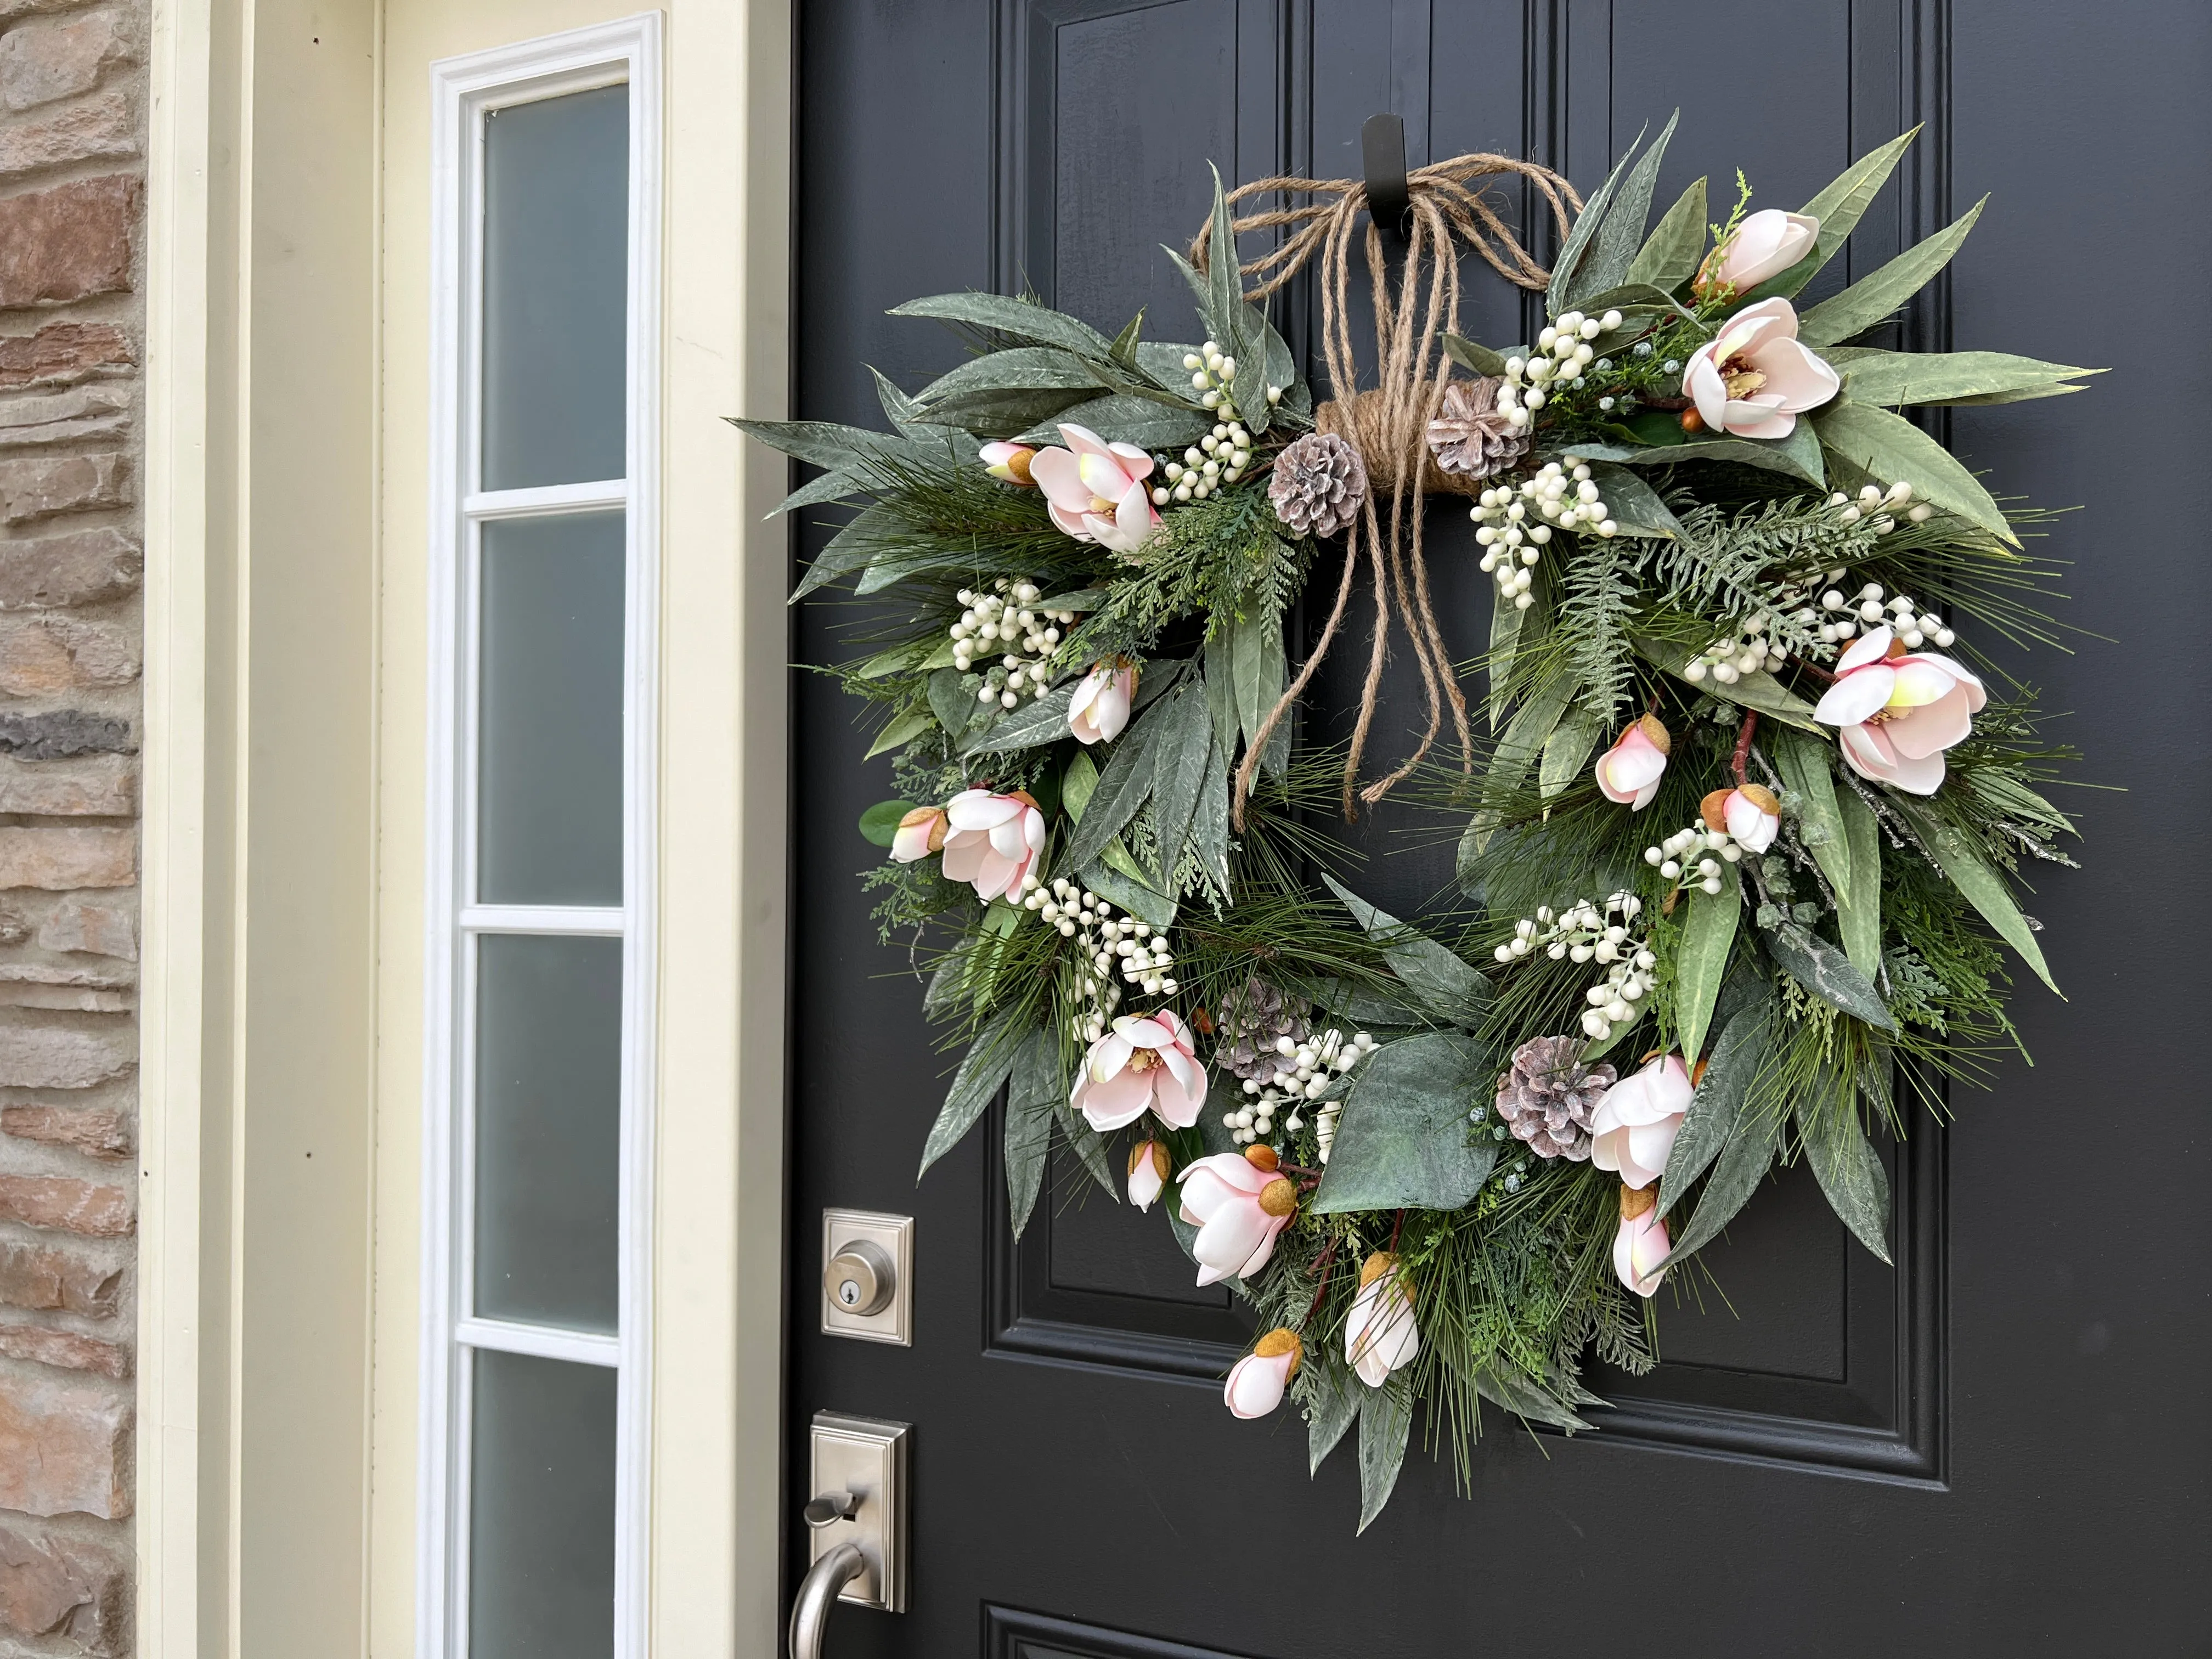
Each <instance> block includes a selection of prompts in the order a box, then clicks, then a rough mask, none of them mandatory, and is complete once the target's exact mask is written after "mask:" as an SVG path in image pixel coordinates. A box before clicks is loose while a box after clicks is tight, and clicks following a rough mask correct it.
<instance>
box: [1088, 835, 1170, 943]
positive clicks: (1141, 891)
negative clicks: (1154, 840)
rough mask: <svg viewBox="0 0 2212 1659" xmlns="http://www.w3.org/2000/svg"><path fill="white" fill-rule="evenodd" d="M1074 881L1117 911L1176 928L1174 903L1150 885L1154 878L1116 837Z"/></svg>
mask: <svg viewBox="0 0 2212 1659" xmlns="http://www.w3.org/2000/svg"><path fill="white" fill-rule="evenodd" d="M1075 874H1076V878H1077V879H1078V880H1079V881H1080V882H1081V883H1082V884H1084V885H1085V887H1088V888H1090V889H1091V890H1092V891H1093V892H1095V893H1097V894H1098V895H1099V896H1101V897H1103V899H1104V900H1105V901H1106V902H1108V903H1109V904H1111V905H1113V906H1114V907H1115V908H1117V909H1121V910H1127V912H1128V913H1129V914H1130V915H1133V916H1136V917H1139V918H1140V919H1142V920H1143V921H1148V922H1150V923H1151V924H1152V926H1153V927H1174V926H1175V919H1176V902H1175V901H1174V900H1173V899H1171V898H1170V897H1169V896H1167V895H1166V894H1164V893H1162V892H1161V891H1159V890H1158V889H1157V888H1155V887H1154V886H1153V885H1152V882H1153V880H1154V878H1153V877H1152V875H1151V874H1149V873H1148V872H1146V869H1145V866H1142V865H1141V864H1139V863H1138V862H1137V860H1135V859H1134V858H1133V857H1132V856H1131V855H1130V854H1129V851H1128V849H1127V848H1125V847H1124V846H1122V844H1121V837H1120V836H1115V838H1114V839H1113V840H1112V841H1109V842H1107V843H1106V851H1105V852H1104V853H1103V854H1102V855H1101V856H1100V857H1099V859H1098V860H1097V862H1096V863H1092V864H1086V865H1085V866H1082V867H1081V868H1080V869H1079V870H1078V871H1077V872H1075Z"/></svg>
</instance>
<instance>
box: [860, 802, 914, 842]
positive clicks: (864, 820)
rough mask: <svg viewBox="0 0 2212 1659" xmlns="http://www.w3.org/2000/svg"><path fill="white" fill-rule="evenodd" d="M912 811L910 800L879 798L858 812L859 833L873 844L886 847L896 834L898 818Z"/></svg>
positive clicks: (912, 806)
mask: <svg viewBox="0 0 2212 1659" xmlns="http://www.w3.org/2000/svg"><path fill="white" fill-rule="evenodd" d="M911 811H914V803H913V802H912V801H910V800H879V801H878V802H877V803H876V804H875V805H873V806H871V807H870V808H869V809H868V810H867V811H865V812H863V813H861V814H860V834H861V836H863V837H864V838H865V839H866V841H867V842H870V843H871V844H872V845H873V846H877V847H888V846H890V844H891V842H892V840H893V838H894V837H896V836H897V834H898V827H899V820H900V819H901V818H902V817H905V816H906V815H907V814H908V813H909V812H911Z"/></svg>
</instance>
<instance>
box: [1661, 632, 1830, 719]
mask: <svg viewBox="0 0 2212 1659" xmlns="http://www.w3.org/2000/svg"><path fill="white" fill-rule="evenodd" d="M1629 643H1630V644H1631V645H1632V646H1633V647H1635V649H1636V654H1637V655H1638V656H1639V657H1642V658H1643V659H1644V660H1645V661H1647V662H1649V663H1651V664H1653V665H1655V666H1657V667H1660V668H1663V669H1665V670H1666V671H1668V673H1669V674H1672V675H1673V676H1674V678H1676V679H1679V680H1681V681H1682V682H1683V683H1684V684H1693V682H1692V681H1690V680H1689V679H1688V678H1687V677H1686V675H1685V674H1684V673H1683V672H1682V671H1683V670H1684V669H1685V668H1686V667H1688V666H1689V662H1690V653H1689V652H1688V651H1687V650H1686V648H1684V647H1681V646H1679V645H1670V644H1668V642H1666V641H1663V640H1655V639H1651V638H1649V637H1648V636H1646V635H1640V634H1633V635H1630V636H1629ZM1698 690H1700V691H1702V692H1704V693H1705V694H1706V695H1707V696H1711V697H1716V698H1718V699H1719V700H1720V701H1722V702H1732V703H1734V704H1735V706H1736V707H1737V708H1750V709H1755V710H1757V711H1758V712H1759V714H1764V715H1765V716H1766V717H1767V718H1768V719H1770V720H1779V721H1780V722H1781V723H1782V724H1783V725H1784V726H1796V728H1797V729H1798V730H1799V731H1801V732H1813V733H1814V734H1815V735H1818V734H1819V733H1820V723H1819V722H1818V721H1817V720H1814V718H1813V705H1812V704H1811V703H1809V702H1806V701H1805V700H1804V699H1803V698H1802V697H1800V696H1796V694H1795V693H1793V692H1791V691H1789V690H1785V689H1784V687H1783V684H1782V683H1781V682H1780V681H1779V680H1778V679H1776V678H1774V676H1773V675H1771V674H1770V673H1768V672H1767V671H1765V670H1764V669H1757V670H1754V671H1752V672H1751V673H1748V674H1746V675H1744V676H1743V677H1742V678H1741V679H1738V680H1736V681H1735V682H1734V683H1732V684H1728V685H1722V684H1718V683H1717V682H1715V681H1711V680H1708V681H1706V682H1705V683H1704V684H1699V686H1698Z"/></svg>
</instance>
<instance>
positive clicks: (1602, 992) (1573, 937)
mask: <svg viewBox="0 0 2212 1659" xmlns="http://www.w3.org/2000/svg"><path fill="white" fill-rule="evenodd" d="M1643 911H1644V901H1643V900H1642V899H1640V898H1638V897H1637V896H1636V895H1635V894H1633V893H1615V894H1613V896H1611V897H1610V898H1608V899H1607V900H1606V902H1605V908H1603V909H1600V908H1598V907H1597V906H1596V905H1595V904H1593V903H1592V902H1590V901H1589V900H1588V899H1580V900H1577V902H1575V903H1573V904H1571V905H1569V906H1568V907H1567V908H1565V910H1562V911H1560V912H1559V914H1558V915H1553V913H1552V908H1551V907H1550V906H1549V905H1539V906H1538V907H1537V909H1536V914H1535V915H1534V918H1533V919H1531V918H1528V917H1523V918H1522V920H1521V921H1516V922H1515V923H1514V924H1513V938H1512V939H1511V940H1510V942H1509V943H1507V944H1504V945H1499V946H1498V949H1497V950H1496V951H1494V952H1492V954H1493V955H1494V956H1496V957H1497V958H1498V961H1500V962H1506V963H1510V962H1517V961H1519V960H1520V959H1521V958H1522V957H1525V956H1527V955H1528V953H1529V952H1530V951H1534V950H1535V949H1537V948H1538V947H1540V946H1541V948H1542V950H1543V952H1544V954H1545V955H1546V956H1547V957H1550V958H1551V959H1552V960H1553V962H1559V961H1562V960H1568V961H1573V962H1596V963H1602V964H1604V966H1605V970H1606V975H1605V978H1604V979H1602V980H1601V981H1599V982H1598V983H1597V984H1595V985H1593V986H1591V987H1589V990H1587V991H1585V992H1583V1001H1585V1002H1587V1003H1589V1007H1587V1008H1585V1009H1584V1010H1583V1030H1584V1031H1585V1032H1587V1033H1588V1034H1589V1036H1593V1037H1595V1038H1597V1039H1599V1040H1600V1041H1602V1040H1603V1039H1605V1038H1606V1037H1607V1036H1611V1035H1612V1034H1613V1027H1614V1026H1616V1025H1624V1024H1627V1023H1628V1022H1629V1021H1630V1020H1632V1019H1633V1018H1636V1015H1637V1012H1638V1009H1637V1006H1636V1005H1637V1004H1638V1003H1639V1002H1641V1001H1642V1000H1644V994H1645V993H1646V992H1648V991H1649V990H1650V988H1651V969H1652V964H1653V963H1655V962H1656V961H1657V960H1658V958H1657V957H1654V956H1653V955H1652V954H1651V949H1650V945H1648V944H1647V943H1646V942H1645V941H1644V940H1643V939H1639V938H1638V937H1637V935H1636V934H1635V933H1634V932H1633V931H1632V930H1633V928H1634V926H1635V922H1636V918H1637V917H1638V916H1639V915H1642V914H1643Z"/></svg>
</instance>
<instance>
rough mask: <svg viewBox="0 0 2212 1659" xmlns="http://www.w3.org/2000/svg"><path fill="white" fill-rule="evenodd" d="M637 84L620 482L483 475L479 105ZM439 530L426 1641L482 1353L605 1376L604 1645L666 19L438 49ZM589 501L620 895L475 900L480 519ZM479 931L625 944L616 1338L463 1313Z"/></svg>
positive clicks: (434, 589)
mask: <svg viewBox="0 0 2212 1659" xmlns="http://www.w3.org/2000/svg"><path fill="white" fill-rule="evenodd" d="M617 83H626V84H627V86H628V88H629V94H628V104H629V152H628V155H629V179H628V219H629V223H628V239H627V240H628V246H627V261H626V264H627V294H628V301H627V317H626V362H625V377H624V380H625V404H626V410H625V419H624V435H623V452H624V468H623V477H621V478H617V479H605V480H593V481H586V482H583V483H562V484H556V485H550V486H544V487H539V488H532V489H504V490H498V491H485V490H483V489H479V488H478V487H477V486H478V480H479V477H480V476H481V474H480V471H479V468H480V465H481V451H482V433H483V384H482V380H483V376H482V366H483V365H482V357H483V353H482V338H483V333H482V326H481V325H482V313H483V203H484V188H483V186H484V168H483V160H484V143H483V137H484V128H485V124H486V121H487V119H488V118H489V116H490V113H491V112H492V111H494V110H495V109H501V108H507V107H512V106H516V105H520V104H524V103H529V102H532V101H535V100H540V99H544V98H550V97H558V96H562V95H563V94H569V93H575V92H582V91H586V90H590V89H592V88H598V87H604V86H608V85H612V84H617ZM432 125H433V147H432V174H433V176H432V188H431V200H432V214H433V218H432V224H431V270H432V283H433V288H432V303H431V329H430V335H431V381H430V427H431V458H430V462H431V464H430V498H431V499H430V525H429V545H428V552H429V568H430V594H431V613H432V614H431V663H432V681H431V687H430V699H429V704H430V707H429V715H430V722H429V724H430V729H429V734H428V736H429V750H430V757H431V769H430V780H429V791H428V817H429V830H430V845H429V859H428V877H429V879H428V893H427V895H426V897H427V900H428V904H427V921H428V927H427V932H428V947H429V955H428V975H427V979H428V1028H427V1033H426V1036H427V1042H426V1045H425V1048H426V1054H427V1067H426V1072H427V1074H426V1079H425V1103H426V1126H425V1127H426V1135H425V1158H424V1162H425V1170H424V1193H423V1197H424V1218H425V1222H424V1262H425V1272H424V1282H423V1315H424V1325H423V1354H424V1359H423V1366H422V1446H421V1458H420V1472H421V1498H420V1501H421V1526H420V1541H419V1557H418V1567H419V1573H418V1625H417V1629H418V1644H417V1645H418V1651H420V1652H421V1653H422V1654H423V1655H424V1656H425V1659H434V1656H454V1659H458V1656H460V1655H462V1654H464V1653H465V1652H466V1650H467V1640H468V1632H467V1608H468V1583H467V1573H468V1538H467V1530H468V1516H469V1513H470V1507H469V1506H470V1497H471V1494H470V1491H469V1477H470V1468H471V1391H470V1380H471V1378H470V1373H471V1358H470V1357H471V1354H472V1353H473V1352H477V1351H479V1350H485V1349H489V1350H495V1351H501V1352H510V1353H517V1354H525V1355H531V1356H535V1357H538V1358H546V1359H558V1360H563V1361H568V1362H570V1363H579V1364H593V1365H602V1366H608V1367H611V1368H612V1369H614V1370H616V1372H617V1406H616V1456H615V1483H616V1494H617V1497H616V1510H617V1512H616V1516H615V1540H616V1561H615V1570H614V1601H615V1605H614V1630H615V1651H616V1653H617V1655H618V1656H622V1659H634V1656H635V1659H641V1656H642V1655H643V1653H644V1651H645V1594H644V1591H645V1563H646V1554H645V1551H646V1540H645V1536H644V1533H645V1525H644V1521H645V1516H646V1513H647V1490H646V1484H647V1483H646V1474H647V1415H646V1413H647V1401H648V1399H649V1391H648V1380H647V1356H648V1353H649V1343H648V1340H647V1336H648V1329H649V1327H648V1319H649V1306H648V1291H649V1285H650V1230H649V1222H650V1214H651V1210H650V1200H651V1190H650V1182H649V1175H650V1170H651V1132H652V1120H653V1097H652V1090H651V1079H652V1076H653V1067H652V1054H651V1036H652V1030H653V1006H654V1000H653V978H652V969H653V939H652V920H653V865H652V852H653V845H654V816H653V802H654V799H655V789H654V768H653V761H654V754H655V741H654V732H655V718H654V717H655V713H656V708H655V704H656V700H657V685H658V676H657V671H656V664H655V656H654V647H655V635H656V627H655V624H656V622H657V618H658V615H659V608H658V592H657V580H656V578H657V574H658V555H659V522H658V513H659V500H658V489H657V482H658V477H659V457H658V441H657V440H658V432H657V416H658V411H659V372H658V370H659V295H660V274H659V231H660V197H659V173H660V167H659V161H660V142H661V94H660V20H659V15H657V14H647V15H641V16H638V17H634V18H629V19H626V20H623V21H619V22H615V23H611V24H605V25H601V26H598V27H592V28H588V29H580V30H576V31H573V32H570V33H564V34H560V35H554V36H550V37H547V38H544V39H542V40H533V41H528V42H524V43H520V44H519V45H516V46H509V47H503V48H499V49H496V50H494V51H491V52H482V53H477V54H472V55H471V56H469V57H466V58H452V59H447V60H445V61H443V62H441V63H439V64H434V65H433V66H432ZM592 508H602V509H614V510H617V511H619V512H621V513H622V514H623V545H624V580H623V589H624V595H623V597H624V640H623V705H624V707H623V879H622V902H621V904H620V905H619V906H610V907H605V908H600V907H569V906H546V905H513V904H501V905H493V904H480V903H477V902H472V901H473V898H474V896H475V894H476V892H477V870H476V861H477V844H478V842H477V810H476V809H477V800H476V793H477V779H478V775H479V774H478V770H477V759H478V747H477V738H478V733H477V718H476V717H477V695H476V688H477V684H478V678H477V676H478V667H479V664H478V660H477V642H478V640H479V638H480V634H479V628H478V623H479V617H478V615H477V596H478V594H479V592H480V580H481V568H482V551H481V545H482V539H483V526H484V525H485V524H486V523H488V522H489V521H493V520H502V519H513V518H520V517H525V516H530V515H536V514H546V513H577V512H582V511H587V510H589V509H592ZM486 933H503V934H525V935H528V934H540V935H543V934H565V935H583V936H599V937H608V938H617V939H620V940H621V941H622V946H623V951H622V955H623V970H622V979H623V1010H622V1020H621V1024H622V1039H621V1048H622V1057H621V1090H620V1094H621V1100H620V1144H621V1154H620V1156H621V1164H622V1169H621V1175H620V1197H619V1203H620V1212H621V1213H620V1221H619V1225H618V1229H617V1237H618V1246H617V1248H618V1251H619V1261H618V1264H617V1276H618V1286H619V1290H618V1301H619V1316H618V1322H617V1332H616V1333H615V1334H612V1335H604V1334H595V1333H588V1332H582V1331H574V1330H566V1329H561V1328H551V1327H545V1326H537V1325H528V1324H523V1323H520V1322H514V1321H511V1320H499V1319H490V1318H482V1317H478V1316H476V1314H475V1311H474V1308H473V1301H472V1298H473V1287H474V1284H475V1272H474V1259H473V1252H474V1248H475V1234H476V1229H475V1225H474V1224H475V1216H474V1213H473V1206H474V1200H475V1194H476V1180H475V1173H476V1172H475V1168H474V1155H475V1134H474V1127H475V1125H474V1113H473V1111H472V1110H471V1102H472V1094H473V1090H474V1086H475V1084H474V1079H475V1076H476V1066H475V1060H476V1055H475V1052H474V1047H475V1044H474V1037H475V1019H474V1012H473V1011H474V1010H475V1008H476V1006H477V950H476V948H475V941H476V940H477V939H478V938H480V937H481V936H482V935H483V934H486Z"/></svg>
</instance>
